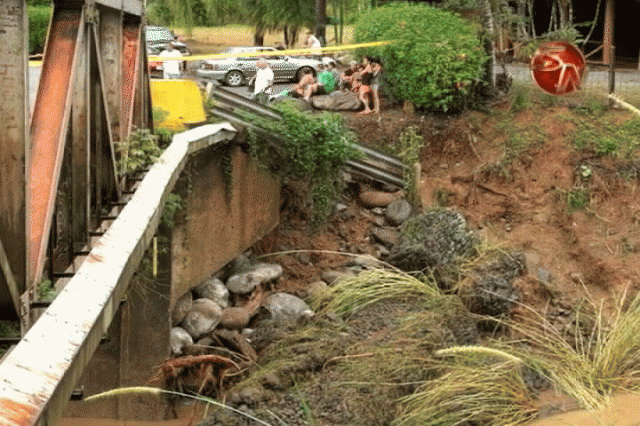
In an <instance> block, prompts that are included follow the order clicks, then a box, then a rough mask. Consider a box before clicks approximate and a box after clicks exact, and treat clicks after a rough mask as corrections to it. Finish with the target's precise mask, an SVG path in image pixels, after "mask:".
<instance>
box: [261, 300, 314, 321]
mask: <svg viewBox="0 0 640 426" xmlns="http://www.w3.org/2000/svg"><path fill="white" fill-rule="evenodd" d="M263 306H264V307H265V308H266V309H267V311H269V313H270V314H271V319H273V320H275V321H276V322H277V323H282V324H285V323H296V322H298V321H299V320H300V319H304V318H311V317H312V316H313V315H314V312H313V311H312V310H311V308H310V307H309V305H307V304H306V303H305V302H304V301H303V300H302V299H300V298H298V297H296V296H294V295H292V294H288V293H273V294H270V295H269V296H267V298H266V299H265V300H264V304H263Z"/></svg>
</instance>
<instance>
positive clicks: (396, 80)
mask: <svg viewBox="0 0 640 426" xmlns="http://www.w3.org/2000/svg"><path fill="white" fill-rule="evenodd" d="M355 38H356V41H357V42H369V41H383V40H389V41H392V43H391V44H388V45H386V46H379V47H375V48H370V49H367V50H366V51H365V52H366V53H367V54H373V55H379V56H380V57H381V59H382V62H383V67H384V72H385V74H386V81H387V82H388V83H389V87H385V89H387V90H389V91H390V92H391V95H392V96H395V97H397V98H399V99H403V100H408V101H411V102H412V103H413V104H414V105H415V106H416V107H418V108H426V109H433V110H441V111H450V110H459V109H461V108H463V107H464V106H465V105H466V104H467V102H468V101H469V100H470V96H471V95H472V94H473V88H474V86H475V85H477V83H479V82H480V81H481V79H482V77H483V64H484V63H485V61H486V60H487V55H486V53H485V51H484V50H483V49H482V46H481V42H480V40H479V38H478V37H477V36H476V33H475V30H474V28H473V27H472V26H471V25H469V24H468V23H466V22H465V21H464V20H462V19H461V18H459V17H458V16H457V15H455V14H454V13H452V12H449V11H445V10H441V9H436V8H433V7H431V6H426V5H422V4H406V3H394V4H391V5H388V6H384V7H380V8H376V9H372V10H371V11H370V12H369V13H367V14H365V15H363V16H361V17H360V19H359V20H358V21H357V23H356V25H355Z"/></svg>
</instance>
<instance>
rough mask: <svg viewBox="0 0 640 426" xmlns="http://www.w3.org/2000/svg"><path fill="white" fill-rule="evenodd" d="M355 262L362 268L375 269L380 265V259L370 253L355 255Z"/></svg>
mask: <svg viewBox="0 0 640 426" xmlns="http://www.w3.org/2000/svg"><path fill="white" fill-rule="evenodd" d="M353 264H354V265H355V266H357V267H359V268H362V269H374V268H378V267H380V262H379V261H378V259H376V258H375V257H373V256H372V255H370V254H361V255H358V256H356V257H354V258H353Z"/></svg>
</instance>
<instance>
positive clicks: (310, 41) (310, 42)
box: [304, 31, 322, 55]
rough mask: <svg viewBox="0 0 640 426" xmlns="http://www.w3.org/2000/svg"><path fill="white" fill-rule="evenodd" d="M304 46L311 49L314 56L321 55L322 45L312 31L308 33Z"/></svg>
mask: <svg viewBox="0 0 640 426" xmlns="http://www.w3.org/2000/svg"><path fill="white" fill-rule="evenodd" d="M304 45H305V46H306V47H308V48H310V49H313V50H312V51H311V54H312V55H320V48H321V47H322V43H320V40H318V37H316V36H314V35H313V33H312V32H311V31H309V32H307V40H306V41H305V43H304Z"/></svg>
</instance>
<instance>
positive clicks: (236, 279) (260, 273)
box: [227, 263, 282, 294]
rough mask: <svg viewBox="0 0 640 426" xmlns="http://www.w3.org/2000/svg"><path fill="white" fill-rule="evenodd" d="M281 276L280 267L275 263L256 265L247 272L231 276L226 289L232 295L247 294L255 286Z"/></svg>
mask: <svg viewBox="0 0 640 426" xmlns="http://www.w3.org/2000/svg"><path fill="white" fill-rule="evenodd" d="M280 275H282V266H280V265H278V264H277V263H258V264H256V265H254V266H252V267H251V269H249V270H248V271H245V272H240V273H239V274H235V275H232V276H231V277H229V279H228V280H227V288H228V289H229V291H230V292H232V293H238V294H249V293H251V292H252V291H253V290H254V289H255V288H256V287H257V286H259V285H261V284H263V283H266V282H269V281H271V280H274V279H276V278H278V277H279V276H280Z"/></svg>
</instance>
